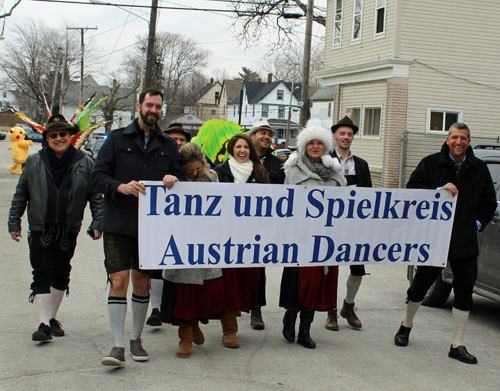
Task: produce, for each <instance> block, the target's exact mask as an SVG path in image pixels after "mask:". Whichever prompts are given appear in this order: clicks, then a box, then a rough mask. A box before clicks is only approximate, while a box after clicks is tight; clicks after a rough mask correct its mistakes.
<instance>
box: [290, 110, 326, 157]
mask: <svg viewBox="0 0 500 391" xmlns="http://www.w3.org/2000/svg"><path fill="white" fill-rule="evenodd" d="M314 139H317V140H321V141H322V142H323V144H324V145H325V151H324V152H323V155H328V154H329V153H330V152H331V151H333V144H334V140H333V135H332V133H331V132H330V131H329V130H328V129H326V128H325V127H323V124H322V123H321V120H320V119H317V118H311V119H310V120H309V121H307V124H306V127H305V128H303V129H302V130H301V131H300V133H299V135H298V136H297V141H296V143H295V144H296V145H297V149H298V152H299V153H301V154H304V153H305V151H306V146H307V143H308V142H309V141H311V140H314Z"/></svg>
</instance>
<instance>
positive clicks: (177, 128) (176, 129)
mask: <svg viewBox="0 0 500 391" xmlns="http://www.w3.org/2000/svg"><path fill="white" fill-rule="evenodd" d="M169 132H178V133H183V134H184V136H186V142H190V141H191V137H192V136H191V134H189V133H188V132H186V131H185V130H184V128H183V127H182V124H179V123H173V124H170V125H169V126H168V128H167V130H165V132H164V133H167V134H168V133H169Z"/></svg>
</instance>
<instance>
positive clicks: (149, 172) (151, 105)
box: [91, 89, 184, 366]
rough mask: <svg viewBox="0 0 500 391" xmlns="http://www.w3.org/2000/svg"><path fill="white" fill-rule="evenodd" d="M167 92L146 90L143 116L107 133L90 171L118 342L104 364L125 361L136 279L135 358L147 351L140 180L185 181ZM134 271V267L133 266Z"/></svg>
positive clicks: (146, 285) (140, 358) (141, 105)
mask: <svg viewBox="0 0 500 391" xmlns="http://www.w3.org/2000/svg"><path fill="white" fill-rule="evenodd" d="M162 106H163V94H162V93H161V92H160V91H157V90H153V89H148V90H146V91H144V92H143V93H142V94H141V95H140V97H139V103H138V104H137V110H138V111H139V117H138V118H137V119H136V120H134V121H133V122H132V123H131V124H130V125H128V126H127V127H126V128H121V129H117V130H114V131H112V132H110V133H109V134H108V138H107V139H106V141H105V142H104V144H103V146H102V148H101V150H100V151H99V155H98V157H97V160H96V163H95V166H94V170H93V172H92V175H91V180H92V185H93V186H95V188H96V189H98V190H99V191H101V192H102V193H103V194H104V217H103V221H102V226H101V230H102V231H103V240H104V255H105V261H104V264H105V266H106V271H107V273H108V280H109V282H110V283H111V289H110V292H109V297H108V313H109V320H110V324H111V333H112V335H113V340H114V347H113V349H112V350H111V353H110V354H109V355H108V356H106V357H104V358H103V359H102V363H103V365H112V366H118V365H123V364H124V363H125V355H124V353H125V345H124V343H123V330H124V327H125V315H126V313H127V288H128V285H129V280H130V278H131V279H132V286H133V291H132V318H133V319H132V335H131V339H130V352H131V354H132V357H133V359H134V360H136V361H147V360H149V356H148V354H147V352H146V350H145V349H144V348H143V346H142V339H141V334H142V329H143V327H144V322H145V320H146V315H147V311H148V305H149V280H150V276H151V271H148V270H140V269H139V249H138V197H139V193H142V194H146V188H145V187H144V185H143V184H142V183H141V182H140V181H143V180H144V181H147V180H149V181H163V183H164V185H165V187H167V188H168V189H170V188H172V186H173V185H174V183H175V182H177V181H178V180H179V179H181V180H184V173H183V170H182V167H181V163H180V157H179V151H178V148H177V144H176V142H175V141H174V140H173V139H172V138H171V137H168V136H166V135H165V134H163V132H162V131H161V129H160V128H159V127H158V125H157V122H158V120H159V118H160V116H161V112H162ZM131 270H132V271H131Z"/></svg>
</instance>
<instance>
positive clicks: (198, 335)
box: [191, 320, 205, 345]
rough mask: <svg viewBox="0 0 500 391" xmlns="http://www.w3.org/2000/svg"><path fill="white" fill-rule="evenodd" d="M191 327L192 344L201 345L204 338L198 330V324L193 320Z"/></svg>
mask: <svg viewBox="0 0 500 391" xmlns="http://www.w3.org/2000/svg"><path fill="white" fill-rule="evenodd" d="M191 326H192V327H193V342H194V343H195V344H196V345H203V344H204V343H205V336H204V335H203V331H201V329H200V322H199V321H197V320H195V321H194V322H193V323H192V324H191Z"/></svg>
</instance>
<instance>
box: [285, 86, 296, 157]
mask: <svg viewBox="0 0 500 391" xmlns="http://www.w3.org/2000/svg"><path fill="white" fill-rule="evenodd" d="M294 84H295V82H294V81H292V89H291V90H290V103H289V104H288V121H287V122H286V137H285V148H288V143H289V141H290V120H291V119H292V99H293V93H294V91H295V87H294Z"/></svg>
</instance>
